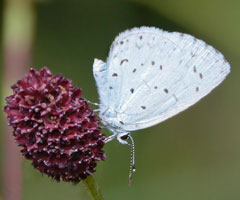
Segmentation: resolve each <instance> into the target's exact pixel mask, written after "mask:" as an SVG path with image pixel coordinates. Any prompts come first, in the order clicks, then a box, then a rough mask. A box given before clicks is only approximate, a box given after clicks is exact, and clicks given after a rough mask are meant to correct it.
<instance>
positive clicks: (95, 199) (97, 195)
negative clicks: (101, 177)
mask: <svg viewBox="0 0 240 200" xmlns="http://www.w3.org/2000/svg"><path fill="white" fill-rule="evenodd" d="M83 183H84V185H85V186H86V188H87V190H88V193H89V194H90V196H91V199H92V200H103V199H104V198H103V196H102V194H101V192H100V190H99V188H98V186H97V184H96V182H95V180H94V178H93V176H88V177H87V179H85V180H83Z"/></svg>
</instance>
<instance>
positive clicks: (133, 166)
mask: <svg viewBox="0 0 240 200" xmlns="http://www.w3.org/2000/svg"><path fill="white" fill-rule="evenodd" d="M128 138H129V139H130V141H131V143H130V144H129V145H130V146H131V160H130V170H129V186H130V185H131V184H132V173H133V172H135V171H136V168H135V146H134V140H133V138H132V136H131V135H128Z"/></svg>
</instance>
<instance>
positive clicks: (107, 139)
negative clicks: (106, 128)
mask: <svg viewBox="0 0 240 200" xmlns="http://www.w3.org/2000/svg"><path fill="white" fill-rule="evenodd" d="M115 137H116V134H113V135H110V136H108V137H107V138H106V139H105V140H104V143H105V144H106V143H108V142H110V141H112V140H113V139H114V138H115Z"/></svg>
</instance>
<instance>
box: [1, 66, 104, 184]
mask: <svg viewBox="0 0 240 200" xmlns="http://www.w3.org/2000/svg"><path fill="white" fill-rule="evenodd" d="M12 89H13V95H11V96H9V97H7V98H6V106H5V107H4V111H5V112H6V113H7V119H8V122H9V125H10V126H11V127H12V128H13V136H14V138H15V140H16V143H17V144H18V145H19V146H20V147H22V148H21V152H22V154H23V155H24V156H25V158H27V159H29V160H31V161H32V164H33V166H34V167H35V168H37V169H38V170H39V171H40V172H41V173H45V174H47V175H48V176H51V177H52V178H53V179H54V180H56V181H60V180H63V181H70V182H74V183H78V182H79V181H80V180H81V179H85V178H86V177H87V176H88V175H90V174H92V173H93V172H94V171H95V167H96V163H97V162H98V161H101V160H104V159H105V154H104V152H103V150H102V148H103V146H104V139H105V136H104V135H103V134H102V133H101V132H100V125H99V119H98V118H97V116H96V114H95V113H94V112H93V110H92V109H91V108H90V107H89V105H88V102H87V100H86V99H84V98H82V96H81V89H78V88H76V87H74V86H73V85H72V82H71V80H69V79H66V78H64V77H63V76H62V75H56V76H52V74H51V72H50V70H49V69H48V68H46V67H44V68H43V69H42V70H41V71H40V72H38V71H36V70H35V69H30V70H29V72H28V74H27V75H26V76H25V77H24V78H23V79H22V80H19V81H18V82H17V83H16V84H15V85H13V86H12Z"/></svg>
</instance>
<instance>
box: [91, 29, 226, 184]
mask: <svg viewBox="0 0 240 200" xmlns="http://www.w3.org/2000/svg"><path fill="white" fill-rule="evenodd" d="M229 73H230V65H229V63H228V62H227V61H226V59H225V58H224V56H223V55H222V54H221V53H220V52H219V51H217V50H216V49H214V48H213V47H212V46H210V45H208V44H206V43H205V42H204V41H202V40H199V39H196V38H195V37H193V36H191V35H188V34H183V33H178V32H172V33H170V32H167V31H163V30H161V29H158V28H154V27H140V28H133V29H131V30H127V31H125V32H123V33H121V34H119V36H117V37H116V38H115V40H114V42H113V43H112V46H111V48H110V53H109V56H108V59H107V61H106V63H105V62H103V61H101V60H98V59H95V60H94V64H93V74H94V78H95V80H96V83H97V87H98V94H99V100H100V104H99V117H100V118H101V120H102V123H103V124H104V125H105V127H106V128H108V129H109V130H110V131H111V132H112V133H113V135H111V136H109V137H108V138H107V139H106V141H105V142H106V143H107V142H109V141H111V140H112V139H114V138H115V137H116V138H117V139H118V141H119V142H120V143H122V144H128V142H127V141H126V139H129V140H130V142H131V143H130V145H131V166H130V173H129V184H131V180H132V172H134V171H135V164H134V141H133V138H132V136H131V135H130V133H131V132H132V131H136V130H139V129H144V128H148V127H151V126H153V125H156V124H158V123H160V122H162V121H164V120H166V119H168V118H170V117H172V116H174V115H176V114H178V113H179V112H181V111H184V110H186V109H187V108H189V107H190V106H192V105H193V104H195V103H196V102H198V101H199V100H200V99H201V98H203V97H204V96H206V95H207V94H208V93H210V92H211V91H212V90H213V89H214V88H215V87H217V86H218V85H219V84H220V83H221V82H222V81H223V80H224V79H225V77H226V76H227V75H228V74H229Z"/></svg>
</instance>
